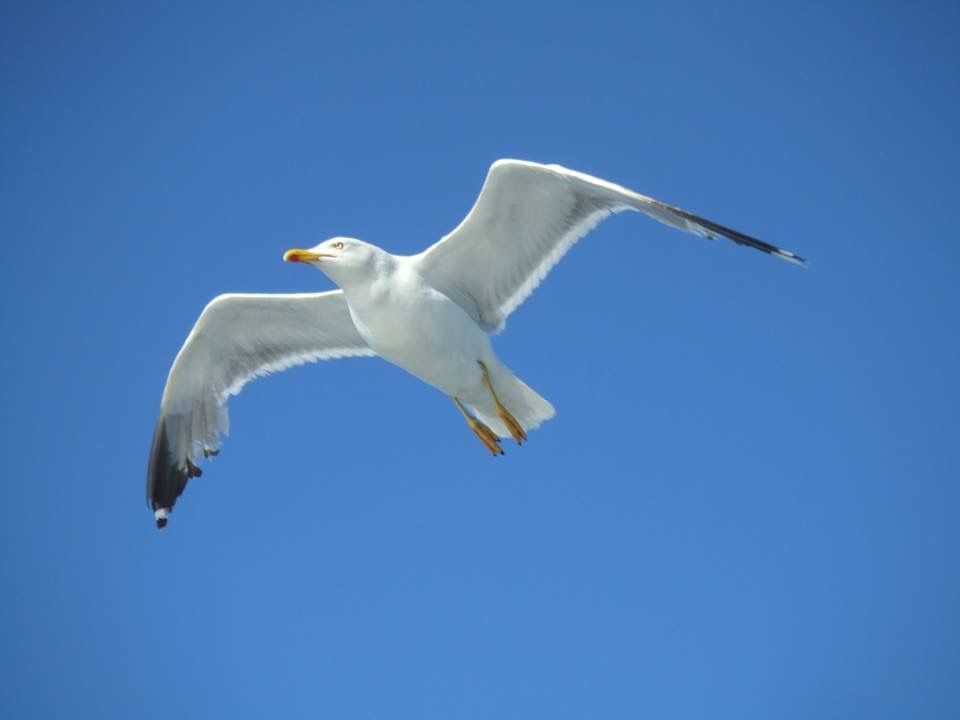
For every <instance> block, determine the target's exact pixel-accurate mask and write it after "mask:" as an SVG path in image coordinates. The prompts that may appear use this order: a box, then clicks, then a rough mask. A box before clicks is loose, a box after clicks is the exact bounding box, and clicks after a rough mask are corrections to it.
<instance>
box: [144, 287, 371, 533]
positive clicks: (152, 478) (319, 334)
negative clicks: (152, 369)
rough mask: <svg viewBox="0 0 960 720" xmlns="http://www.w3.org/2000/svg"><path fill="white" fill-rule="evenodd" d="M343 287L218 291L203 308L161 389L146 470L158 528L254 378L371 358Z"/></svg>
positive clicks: (215, 443)
mask: <svg viewBox="0 0 960 720" xmlns="http://www.w3.org/2000/svg"><path fill="white" fill-rule="evenodd" d="M374 354H375V353H374V352H373V351H372V350H371V349H370V348H369V347H367V344H366V343H365V342H364V341H363V339H362V338H361V337H360V334H359V333H358V332H357V329H356V327H354V324H353V320H352V319H351V318H350V311H349V308H348V307H347V302H346V300H345V299H344V297H343V293H342V292H341V291H340V290H334V291H332V292H324V293H304V294H297V295H221V296H219V297H217V298H215V299H214V300H213V301H211V302H210V304H209V305H207V307H206V308H204V311H203V313H202V314H201V315H200V318H199V319H198V320H197V323H196V325H194V326H193V330H192V331H191V332H190V335H189V336H188V337H187V341H186V342H185V343H184V344H183V347H182V348H180V352H179V353H178V354H177V358H176V360H174V361H173V367H171V368H170V374H169V376H168V377H167V385H166V387H165V388H164V391H163V400H162V401H161V404H160V419H159V420H158V421H157V428H156V430H155V431H154V434H153V445H152V447H151V449H150V463H149V466H148V468H147V501H148V502H149V503H150V505H151V507H152V508H153V511H154V513H155V515H156V519H157V526H158V527H163V526H164V525H166V518H167V514H168V513H169V512H170V509H171V508H172V507H173V505H174V503H175V502H176V500H177V498H178V497H179V496H180V493H182V492H183V489H184V487H186V484H187V481H188V480H189V479H190V478H191V477H195V476H197V475H199V474H200V469H199V468H198V467H197V465H198V463H199V462H200V458H202V457H206V456H210V455H215V454H216V452H217V447H218V446H219V437H220V434H221V433H226V432H227V430H228V429H229V427H228V426H229V423H228V417H227V399H228V398H229V397H230V396H231V395H236V394H237V393H239V392H240V390H241V388H243V386H244V385H245V384H246V383H247V382H249V381H250V380H252V379H253V378H255V377H259V376H261V375H267V374H268V373H272V372H278V371H280V370H286V369H287V368H289V367H292V366H294V365H300V364H303V363H306V362H313V361H315V360H320V359H327V358H338V357H346V356H349V355H374Z"/></svg>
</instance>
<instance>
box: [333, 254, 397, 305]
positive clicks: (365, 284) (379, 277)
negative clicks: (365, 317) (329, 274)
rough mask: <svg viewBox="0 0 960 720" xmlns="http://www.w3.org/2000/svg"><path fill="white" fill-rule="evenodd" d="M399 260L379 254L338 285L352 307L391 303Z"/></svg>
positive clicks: (352, 271)
mask: <svg viewBox="0 0 960 720" xmlns="http://www.w3.org/2000/svg"><path fill="white" fill-rule="evenodd" d="M399 260H400V258H397V257H395V256H393V255H391V254H390V253H388V252H385V251H384V252H378V253H376V254H375V255H373V256H372V257H371V258H370V261H369V262H368V263H366V264H365V265H364V266H363V267H362V268H356V269H354V270H351V272H350V273H348V274H347V276H346V277H344V278H342V281H339V280H338V281H337V284H338V285H340V289H341V290H343V294H344V295H346V297H347V301H348V302H349V303H350V304H351V305H355V306H362V305H370V304H380V303H384V302H390V297H391V295H392V293H393V290H394V285H395V282H394V277H395V275H396V273H397V270H398V266H399V262H398V261H399Z"/></svg>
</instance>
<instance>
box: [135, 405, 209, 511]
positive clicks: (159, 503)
mask: <svg viewBox="0 0 960 720" xmlns="http://www.w3.org/2000/svg"><path fill="white" fill-rule="evenodd" d="M193 467H195V466H193V463H189V464H188V467H187V468H180V466H179V465H178V464H177V462H176V461H175V460H174V459H173V456H172V454H171V452H170V440H169V437H168V435H167V423H166V418H165V417H163V416H161V418H160V419H159V420H158V421H157V428H156V430H154V433H153V443H152V444H151V447H150V462H149V465H148V466H147V503H148V504H149V506H150V508H151V509H152V510H153V514H154V520H155V521H156V523H157V528H159V529H163V528H164V527H166V525H167V518H168V516H169V515H170V512H171V511H172V509H173V506H174V505H175V504H176V502H177V498H178V497H180V495H181V493H183V490H184V488H186V486H187V481H188V480H189V479H190V478H191V477H196V475H198V474H199V472H193V471H192V470H191V468H193ZM197 470H199V469H197Z"/></svg>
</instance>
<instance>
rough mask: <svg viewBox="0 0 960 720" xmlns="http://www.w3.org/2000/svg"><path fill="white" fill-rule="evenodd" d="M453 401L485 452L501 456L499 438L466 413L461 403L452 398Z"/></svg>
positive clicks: (501, 450) (501, 449)
mask: <svg viewBox="0 0 960 720" xmlns="http://www.w3.org/2000/svg"><path fill="white" fill-rule="evenodd" d="M453 401H454V402H455V403H456V404H457V407H458V408H460V412H461V413H462V414H463V417H464V419H465V420H466V421H467V425H469V426H470V429H471V430H473V433H474V434H475V435H476V436H477V437H478V438H480V442H482V443H483V444H484V447H486V448H487V450H489V451H490V453H491V454H492V455H494V456H496V455H503V454H504V452H503V448H502V447H500V438H498V437H497V435H496V433H495V432H493V430H491V429H490V428H489V427H487V426H486V425H485V424H484V423H482V422H480V421H479V420H477V419H476V418H475V417H474V416H473V415H471V414H470V413H468V412H467V410H466V408H465V407H463V403H461V402H460V401H459V400H458V399H457V398H454V399H453Z"/></svg>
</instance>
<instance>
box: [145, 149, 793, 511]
mask: <svg viewBox="0 0 960 720" xmlns="http://www.w3.org/2000/svg"><path fill="white" fill-rule="evenodd" d="M623 210H635V211H639V212H642V213H645V214H647V215H649V216H650V217H652V218H654V219H655V220H659V221H660V222H663V223H666V224H667V225H671V226H673V227H675V228H678V229H680V230H685V231H687V232H691V233H694V234H696V235H700V236H701V237H704V238H708V239H711V240H712V239H714V238H717V237H725V238H727V239H729V240H732V241H733V242H735V243H737V244H738V245H745V246H747V247H751V248H755V249H756V250H760V251H762V252H765V253H768V254H770V255H773V256H774V257H778V258H781V259H783V260H787V261H789V262H791V263H795V264H797V265H805V264H806V263H805V261H804V260H803V258H800V257H798V256H797V255H795V254H793V253H791V252H787V251H786V250H781V249H780V248H778V247H775V246H774V245H770V244H768V243H765V242H763V241H761V240H757V239H756V238H753V237H750V236H749V235H744V234H743V233H740V232H737V231H736V230H731V229H730V228H728V227H724V226H723V225H720V224H718V223H715V222H713V221H711V220H707V219H705V218H702V217H699V216H697V215H694V214H692V213H689V212H687V211H685V210H681V209H680V208H677V207H673V206H670V205H667V204H665V203H662V202H660V201H659V200H654V199H653V198H650V197H646V196H644V195H640V194H638V193H636V192H633V191H632V190H629V189H627V188H625V187H622V186H620V185H615V184H614V183H611V182H608V181H606V180H601V179H599V178H596V177H591V176H590V175H586V174H584V173H580V172H576V171H573V170H568V169H566V168H563V167H560V166H559V165H540V164H537V163H533V162H525V161H521V160H498V161H496V162H495V163H494V164H493V165H492V166H491V168H490V171H489V172H488V174H487V178H486V181H485V182H484V184H483V188H482V189H481V191H480V196H479V197H478V198H477V200H476V203H475V204H474V206H473V208H472V209H471V210H470V212H469V213H468V214H467V216H466V217H465V218H464V219H463V221H462V222H461V223H460V224H459V225H458V226H457V227H456V228H455V229H454V230H453V231H452V232H451V233H450V234H448V235H446V236H445V237H444V238H442V239H441V240H440V241H439V242H437V243H435V244H434V245H432V246H430V247H429V248H427V249H426V250H424V251H423V252H421V253H419V254H418V255H412V256H400V255H392V254H390V253H389V252H387V251H386V250H382V249H381V248H379V247H377V246H376V245H371V244H370V243H366V242H363V241H362V240H357V239H355V238H349V237H334V238H330V239H329V240H325V241H324V242H322V243H320V244H319V245H316V246H315V247H312V248H310V249H308V250H300V249H295V250H288V251H287V252H286V253H285V254H284V256H283V259H284V260H285V261H287V262H296V263H305V264H308V265H312V266H313V267H315V268H317V269H318V270H320V271H321V272H323V273H324V274H326V275H327V277H329V278H330V279H331V280H332V281H333V282H334V283H335V284H336V285H337V286H339V289H338V290H332V291H329V292H320V293H298V294H290V295H263V294H259V295H258V294H250V295H247V294H227V295H220V296H219V297H216V298H214V299H213V300H212V301H211V302H210V304H209V305H207V307H206V308H204V310H203V312H202V313H201V315H200V318H199V319H198V320H197V322H196V324H195V325H194V326H193V330H191V332H190V334H189V335H188V336H187V339H186V342H184V344H183V347H181V348H180V352H179V353H178V354H177V357H176V359H175V360H174V362H173V366H172V367H171V368H170V373H169V375H168V377H167V383H166V387H165V388H164V391H163V398H162V400H161V403H160V418H159V420H158V421H157V426H156V430H155V431H154V435H153V443H152V446H151V449H150V460H149V464H148V469H147V500H148V503H149V504H150V507H151V509H152V510H153V513H154V518H155V520H156V523H157V527H160V528H162V527H164V526H165V525H166V524H167V519H168V516H169V514H170V512H171V510H172V508H173V506H174V503H175V502H176V500H177V498H178V497H179V496H180V494H181V493H182V492H183V490H184V488H185V487H186V485H187V481H188V480H190V478H193V477H197V476H199V475H200V474H201V470H200V468H199V463H200V462H201V461H202V460H203V459H204V458H208V457H211V456H213V455H216V454H217V453H218V448H219V444H220V435H221V434H223V433H226V432H227V430H228V418H227V400H228V399H229V398H230V396H231V395H236V394H237V393H239V392H240V390H241V389H242V388H243V386H244V385H245V384H246V383H247V382H249V381H250V380H252V379H253V378H256V377H259V376H262V375H267V374H269V373H273V372H278V371H280V370H286V369H287V368H289V367H293V366H294V365H300V364H303V363H307V362H314V361H316V360H322V359H331V358H341V357H349V356H359V355H379V356H380V357H382V358H384V359H385V360H387V361H389V362H391V363H393V364H395V365H398V366H400V367H401V368H403V369H404V370H406V371H407V372H409V373H411V374H413V375H415V376H416V377H418V378H420V379H421V380H423V381H424V382H425V383H427V384H428V385H432V386H433V387H435V388H437V389H438V390H440V391H441V392H443V393H446V394H447V395H449V396H450V397H451V398H452V399H453V402H454V403H455V404H456V407H457V409H458V410H459V411H460V413H461V414H462V415H463V417H464V419H465V420H466V423H467V425H468V426H469V428H470V429H471V430H472V431H473V432H474V433H475V434H476V436H477V437H478V438H479V439H480V442H481V443H483V445H484V447H485V448H486V449H487V450H488V451H489V452H490V453H492V454H493V455H499V454H502V453H503V450H502V447H501V438H507V437H511V438H513V439H514V440H515V441H516V442H518V443H522V442H523V441H525V440H526V439H527V433H528V432H529V431H531V430H533V429H535V428H536V427H538V426H539V425H540V424H541V423H542V422H544V421H545V420H548V419H549V418H551V417H553V415H554V409H553V406H552V405H551V404H550V403H549V402H548V401H547V400H545V399H544V398H542V397H541V396H540V395H538V394H537V393H536V392H535V391H534V390H532V389H531V388H530V387H528V386H527V385H526V384H525V383H524V382H523V381H522V380H520V378H518V377H517V376H516V375H514V374H513V372H511V371H510V369H509V368H507V367H506V366H505V365H504V364H503V363H501V362H500V360H499V359H498V358H497V356H496V354H495V353H494V351H493V348H492V346H491V343H490V334H491V333H497V332H499V331H501V330H502V329H503V327H504V323H505V321H506V319H507V317H508V316H509V315H510V313H512V312H513V311H514V310H515V309H516V308H517V307H518V306H519V305H520V304H521V303H522V302H523V301H524V300H525V299H526V298H527V297H528V296H529V295H530V293H532V292H533V290H534V289H535V288H536V287H537V285H539V284H540V282H541V281H542V280H543V279H544V277H546V275H547V273H548V272H550V270H551V268H553V266H554V265H556V263H557V262H558V261H559V260H560V258H562V257H563V256H564V254H565V253H566V252H567V250H569V249H570V247H571V246H572V245H573V244H574V243H575V242H576V241H577V240H579V239H580V238H581V237H583V236H584V235H586V234H587V233H588V232H589V231H590V230H592V229H593V228H594V227H596V225H597V224H598V223H599V222H600V221H601V220H603V219H604V218H606V217H607V216H609V215H610V214H612V213H618V212H621V211H623Z"/></svg>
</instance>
